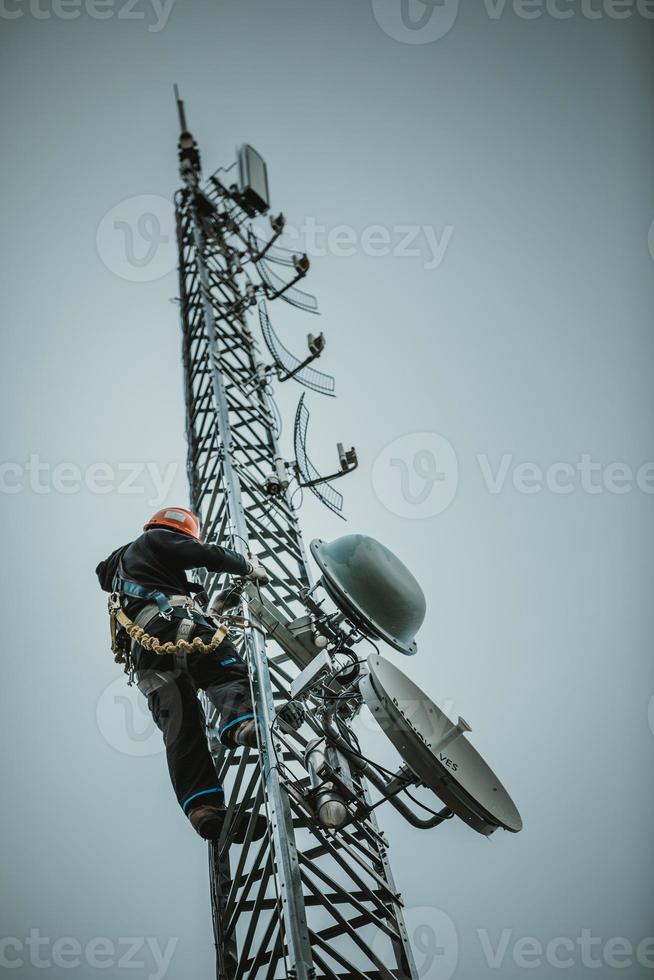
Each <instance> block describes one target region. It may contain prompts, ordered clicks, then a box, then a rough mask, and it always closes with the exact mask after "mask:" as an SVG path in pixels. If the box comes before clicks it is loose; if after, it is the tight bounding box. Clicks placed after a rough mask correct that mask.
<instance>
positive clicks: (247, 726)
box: [232, 701, 305, 749]
mask: <svg viewBox="0 0 654 980" xmlns="http://www.w3.org/2000/svg"><path fill="white" fill-rule="evenodd" d="M276 712H277V717H278V718H279V720H280V721H281V722H282V723H283V724H284V725H285V726H286V727H287V728H288V729H291V730H292V731H294V732H296V731H297V730H298V729H299V728H301V727H302V725H303V724H304V718H305V710H304V707H303V706H302V705H301V704H298V703H297V702H295V701H288V702H286V704H282V705H279V706H278V707H277V708H276ZM232 739H233V742H234V745H247V746H248V747H249V748H251V749H256V748H257V722H256V719H255V718H247V719H246V720H245V721H242V722H241V724H240V725H237V726H236V728H235V729H234V733H233V735H232Z"/></svg>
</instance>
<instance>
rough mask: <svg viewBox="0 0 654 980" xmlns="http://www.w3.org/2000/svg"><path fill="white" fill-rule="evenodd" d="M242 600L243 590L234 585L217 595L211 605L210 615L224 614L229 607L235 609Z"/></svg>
mask: <svg viewBox="0 0 654 980" xmlns="http://www.w3.org/2000/svg"><path fill="white" fill-rule="evenodd" d="M240 601H241V590H240V589H238V588H236V586H234V585H232V586H230V587H228V588H226V589H223V590H222V592H219V593H218V595H217V596H215V598H214V600H213V602H212V603H211V605H210V606H209V615H210V616H222V615H223V614H224V613H226V612H227V610H228V609H233V608H234V607H235V606H238V604H239V603H240Z"/></svg>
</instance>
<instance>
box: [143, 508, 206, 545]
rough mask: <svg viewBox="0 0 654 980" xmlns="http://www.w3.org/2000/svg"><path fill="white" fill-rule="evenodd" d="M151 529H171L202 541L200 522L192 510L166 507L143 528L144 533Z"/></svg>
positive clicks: (154, 515)
mask: <svg viewBox="0 0 654 980" xmlns="http://www.w3.org/2000/svg"><path fill="white" fill-rule="evenodd" d="M151 527H169V528H170V529H171V530H172V531H179V532H180V533H181V534H188V536H189V537H190V538H196V540H198V541H200V540H201V538H200V521H199V519H198V518H197V517H196V515H195V514H194V513H193V511H192V510H187V509H186V507H164V509H163V510H158V511H157V513H156V514H153V516H152V517H151V518H150V520H149V521H148V522H147V524H145V525H144V526H143V530H144V531H149V530H150V528H151Z"/></svg>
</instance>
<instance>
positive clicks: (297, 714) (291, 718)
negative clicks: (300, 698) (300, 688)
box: [277, 701, 306, 732]
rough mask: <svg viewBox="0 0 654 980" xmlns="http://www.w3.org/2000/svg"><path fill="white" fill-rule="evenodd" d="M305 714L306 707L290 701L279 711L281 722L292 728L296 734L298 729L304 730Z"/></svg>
mask: <svg viewBox="0 0 654 980" xmlns="http://www.w3.org/2000/svg"><path fill="white" fill-rule="evenodd" d="M305 714H306V712H305V710H304V705H303V704H299V703H298V702H297V701H289V702H288V703H287V704H282V705H281V707H279V708H278V709H277V716H278V718H279V720H280V721H283V722H284V723H285V724H286V725H288V726H289V728H292V729H293V731H294V732H296V731H297V730H298V728H302V725H303V723H304V716H305Z"/></svg>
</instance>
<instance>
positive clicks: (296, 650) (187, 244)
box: [175, 97, 416, 980]
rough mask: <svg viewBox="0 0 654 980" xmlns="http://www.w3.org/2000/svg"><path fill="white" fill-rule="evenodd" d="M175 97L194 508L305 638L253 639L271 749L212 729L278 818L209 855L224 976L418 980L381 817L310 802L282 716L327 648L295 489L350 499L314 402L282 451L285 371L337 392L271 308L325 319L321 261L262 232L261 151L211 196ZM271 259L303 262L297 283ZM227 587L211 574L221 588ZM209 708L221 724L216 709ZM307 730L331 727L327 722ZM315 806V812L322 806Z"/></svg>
mask: <svg viewBox="0 0 654 980" xmlns="http://www.w3.org/2000/svg"><path fill="white" fill-rule="evenodd" d="M177 99H178V109H179V114H180V124H181V130H182V132H181V135H180V139H179V160H180V172H181V177H182V180H183V187H182V189H180V190H179V191H178V193H177V195H176V198H175V203H176V219H177V239H178V246H179V282H180V304H181V320H182V329H183V362H184V383H185V397H186V431H187V439H188V479H189V484H190V492H191V505H192V507H193V508H194V509H195V511H196V512H197V513H198V514H200V515H201V519H202V524H203V533H204V536H205V540H208V541H213V542H216V543H220V544H223V545H225V546H226V547H229V548H232V549H234V550H235V551H238V552H240V553H246V552H247V551H250V552H251V553H252V554H254V555H256V556H257V557H258V558H259V559H260V560H261V561H262V562H263V563H265V566H266V569H267V570H268V571H269V572H270V573H271V582H270V585H269V586H267V587H266V589H265V599H264V600H261V599H258V597H257V596H256V595H255V593H254V592H251V595H250V596H248V595H244V596H243V608H242V611H243V612H244V613H245V614H246V615H249V616H253V615H254V614H255V612H257V613H258V614H259V616H260V620H261V621H262V622H264V623H265V622H266V610H268V612H269V614H270V615H276V624H273V625H272V626H270V624H269V626H270V629H269V632H272V631H274V629H275V625H277V626H278V628H279V629H281V630H284V629H287V628H288V627H289V626H290V630H288V634H287V635H286V644H285V648H284V647H282V648H280V647H279V646H278V645H277V644H267V642H266V636H265V635H264V632H263V630H260V629H248V630H246V631H245V632H244V635H243V647H242V653H243V655H244V656H245V657H246V659H247V661H248V663H249V668H250V672H251V678H252V688H253V694H254V702H255V709H256V713H257V716H258V718H259V721H260V731H261V738H262V745H261V753H260V754H259V753H256V752H252V751H249V750H247V749H240V750H236V751H230V752H224V751H223V750H221V749H220V748H219V747H218V746H217V744H216V742H215V740H212V739H211V732H210V741H211V744H212V745H213V747H214V754H215V758H216V764H217V767H218V769H219V772H220V775H221V777H222V778H223V779H224V780H226V786H227V787H228V799H229V800H230V802H229V810H230V815H231V814H232V813H234V812H236V811H237V810H238V809H239V808H244V809H245V808H251V809H252V811H253V813H254V814H257V813H259V812H264V813H265V814H266V816H267V819H268V821H269V828H270V829H269V834H268V835H267V836H266V837H264V838H263V839H262V840H261V841H257V842H251V841H249V840H248V839H246V841H245V843H244V844H243V845H236V844H234V843H232V842H231V841H230V839H229V832H227V834H226V839H224V840H222V841H220V842H218V843H217V844H215V845H214V844H212V845H210V852H211V853H210V867H211V891H212V896H211V897H212V904H213V918H214V929H215V941H216V948H217V976H218V977H219V978H220V980H228V978H229V980H233V978H235V980H240V978H255V977H266V978H269V980H273V978H279V977H291V978H294V980H309V978H312V977H330V978H335V977H339V978H346V977H347V978H354V977H365V978H369V980H373V978H377V977H379V978H380V980H381V978H384V980H390V978H397V977H402V978H405V977H406V978H412V977H414V976H415V975H416V974H415V968H414V966H413V960H412V955H411V951H410V948H409V944H408V941H407V934H406V930H405V926H404V922H403V918H402V911H401V899H400V897H399V895H398V893H397V889H396V887H395V884H394V882H393V877H392V874H391V869H390V866H389V863H388V859H387V855H386V846H387V844H386V841H385V840H384V837H383V835H382V834H381V833H380V831H379V829H378V826H377V824H376V821H375V819H374V814H368V815H362V816H361V817H360V818H357V817H355V818H354V819H353V820H351V822H349V823H348V825H347V826H346V827H345V828H344V829H342V830H333V829H329V828H325V827H323V826H321V824H320V822H319V821H318V820H317V819H316V815H315V809H313V810H312V806H311V805H310V804H309V802H308V801H309V798H310V797H311V794H310V790H311V788H312V783H311V775H310V772H309V771H307V768H305V766H306V763H305V750H306V746H307V741H306V739H305V738H303V737H302V735H301V734H299V733H292V734H291V733H290V732H288V731H282V726H280V725H279V724H278V723H275V721H274V719H275V704H276V703H278V702H283V701H286V700H288V699H289V697H290V694H289V686H290V683H291V680H292V678H293V677H294V676H295V675H297V674H298V671H299V668H301V667H302V666H303V665H305V664H306V663H308V662H309V660H310V655H309V653H307V650H308V649H309V651H310V644H311V643H313V645H314V647H315V653H318V652H319V648H320V645H321V643H324V642H325V640H326V639H327V638H325V639H323V638H322V637H314V636H313V634H312V633H311V621H310V617H309V616H308V615H307V606H306V602H305V598H304V597H305V596H306V595H307V593H308V592H309V590H310V589H311V586H312V579H311V572H310V568H309V565H308V562H307V555H306V551H305V546H304V543H303V539H302V533H301V531H300V528H299V525H298V520H297V514H296V512H295V510H294V508H293V506H292V504H291V497H290V492H289V486H288V483H289V478H291V479H292V478H293V476H295V479H296V480H297V481H299V483H300V484H302V485H304V486H310V487H311V488H312V489H315V490H316V492H317V493H318V494H319V495H320V496H321V497H322V498H323V499H324V502H325V503H326V504H327V506H329V507H331V508H332V509H334V510H340V506H341V498H340V494H338V492H337V491H336V490H334V488H333V487H331V485H330V484H329V483H325V482H323V481H322V480H321V478H320V477H319V476H318V474H317V472H314V471H313V469H312V467H311V463H310V461H309V459H308V457H307V456H306V452H305V448H304V447H305V437H306V424H307V420H308V414H307V409H306V406H305V405H304V401H303V400H302V399H301V400H300V405H299V410H298V414H297V416H296V424H295V442H296V449H297V456H298V459H297V461H296V462H295V465H294V466H293V465H289V464H288V463H286V462H285V461H283V460H282V458H281V455H280V452H279V448H278V443H277V437H278V434H279V433H278V424H277V415H276V411H275V407H274V403H273V400H272V397H271V384H272V377H273V374H274V375H276V376H277V379H280V380H285V379H286V378H290V377H293V378H294V379H295V380H297V381H299V382H301V383H302V384H304V385H305V386H306V387H308V388H311V389H313V390H316V391H322V392H324V393H325V394H332V393H333V381H332V379H331V378H329V377H328V376H327V375H323V374H321V373H320V372H317V371H316V370H315V369H314V368H312V367H310V366H309V362H310V361H311V360H313V359H314V358H315V357H316V356H317V355H318V354H319V353H320V350H321V349H322V345H323V341H322V335H320V336H319V337H318V338H313V337H311V336H310V337H309V353H308V355H307V357H306V358H305V359H300V358H295V357H294V356H293V355H292V354H290V352H289V351H288V350H287V349H286V348H285V347H284V345H283V344H282V343H281V341H280V340H279V338H278V337H277V335H276V333H275V332H274V330H273V328H272V324H271V322H270V320H269V318H268V314H267V310H266V306H265V301H266V299H267V300H272V299H275V298H277V297H280V298H281V299H282V300H286V301H287V302H291V303H292V304H293V305H295V306H298V307H300V308H302V309H305V310H307V311H308V312H315V311H316V305H315V300H314V299H313V297H311V296H309V295H308V294H306V293H303V292H301V291H300V290H299V289H297V287H296V286H295V285H294V283H295V282H297V281H298V280H299V279H300V278H302V277H303V276H304V274H305V273H306V271H307V268H308V261H307V259H306V257H305V256H297V255H293V254H292V253H291V252H287V251H286V250H284V249H281V248H279V247H278V246H275V245H274V244H273V242H274V240H275V239H276V238H277V237H278V235H279V234H280V232H281V230H282V228H283V218H282V217H281V215H280V216H278V217H277V218H273V219H271V222H270V225H271V231H270V236H269V239H268V241H264V240H263V239H262V237H261V233H260V232H258V231H257V229H256V226H255V223H254V221H253V219H254V217H255V215H257V214H261V213H263V212H265V211H267V207H268V201H267V177H266V172H265V165H264V164H263V161H261V159H260V158H259V157H258V155H256V154H255V153H254V151H252V149H251V148H250V147H244V148H242V149H241V151H240V153H239V165H240V180H239V182H238V183H236V182H235V183H233V184H230V185H229V186H228V185H227V184H226V183H225V180H226V177H228V176H229V174H228V173H227V174H225V172H223V171H218V172H217V173H216V174H215V175H214V176H212V177H210V178H209V180H208V181H207V182H206V184H201V169H200V157H199V152H198V148H197V145H196V143H195V140H194V139H193V137H192V136H191V134H190V133H189V132H188V130H187V127H186V120H185V115H184V107H183V103H181V102H180V101H179V97H177ZM270 261H273V262H277V263H279V264H281V265H287V266H289V268H290V269H291V274H290V276H289V277H288V283H287V281H285V280H284V279H282V278H281V277H278V276H277V275H276V274H275V273H274V272H273V271H272V269H271V268H270V265H269V263H270ZM255 307H258V314H259V321H260V325H261V329H262V333H263V339H264V341H265V343H266V346H267V348H268V350H269V351H270V356H271V363H270V364H265V363H263V361H262V360H261V359H260V357H259V349H260V345H259V343H258V342H257V340H256V339H255V335H254V333H253V332H252V329H251V326H250V323H249V318H248V314H249V312H250V311H251V310H252V308H255ZM339 454H340V460H339V462H340V469H339V471H338V473H337V474H334V475H333V476H335V475H339V476H340V475H341V474H342V473H345V472H347V471H348V470H349V469H351V468H353V467H354V466H355V465H356V457H355V454H354V452H353V451H352V450H350V451H349V452H344V451H343V449H342V447H341V446H340V445H339ZM294 468H295V474H294V473H293V469H294ZM332 478H333V477H332ZM216 586H217V582H216V581H214V576H211V575H210V576H208V578H207V580H206V582H205V587H206V589H207V591H209V592H211V591H212V590H214V589H215V588H216ZM257 599H258V603H257ZM253 603H257V605H256V609H253V605H252V604H253ZM284 620H285V623H284ZM316 641H317V643H316ZM267 645H270V646H271V647H272V649H271V652H270V654H268V653H267V650H266V647H267ZM332 645H333V644H332ZM289 651H290V653H289ZM293 654H294V655H293ZM205 707H206V708H207V720H208V724H209V727H210V729H211V728H212V727H213V726H214V725H215V723H216V718H215V710H214V709H211V707H210V706H209V705H205ZM309 725H310V726H311V727H313V728H314V730H315V731H316V733H319V732H320V728H319V726H317V725H316V724H315V722H314V720H313V719H311V718H310V719H309ZM306 730H307V729H306V728H305V729H303V731H306ZM350 778H351V782H352V792H353V794H356V795H359V796H360V798H361V800H365V799H366V798H367V791H366V787H365V785H364V783H363V780H362V778H361V776H360V775H358V774H356V773H354V774H352V775H351V777H350ZM314 781H315V780H314ZM312 799H313V801H314V804H313V805H314V806H315V793H314V795H313V797H312Z"/></svg>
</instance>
